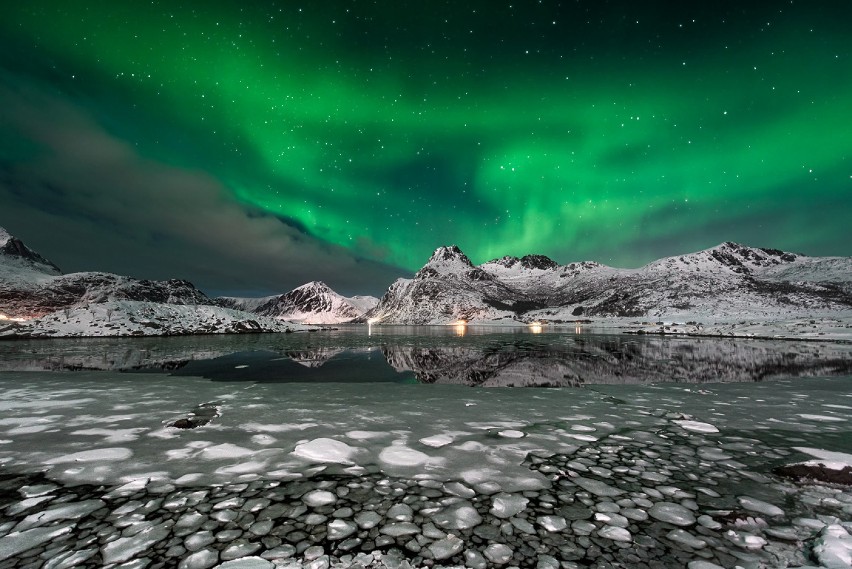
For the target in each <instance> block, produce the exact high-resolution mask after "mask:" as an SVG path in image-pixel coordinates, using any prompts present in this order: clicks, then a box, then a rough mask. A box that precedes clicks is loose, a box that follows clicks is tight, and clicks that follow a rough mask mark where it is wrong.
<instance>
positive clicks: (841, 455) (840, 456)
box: [793, 447, 852, 470]
mask: <svg viewBox="0 0 852 569" xmlns="http://www.w3.org/2000/svg"><path fill="white" fill-rule="evenodd" d="M793 448H794V449H795V450H797V451H799V452H803V453H805V454H809V455H811V456H813V457H814V458H819V459H822V460H827V461H830V462H832V463H836V464H837V465H838V466H839V467H837V468H835V467H832V468H834V470H842V469H843V466H849V467H852V454H846V453H845V452H834V451H830V450H823V449H821V448H809V447H793ZM841 465H842V466H841Z"/></svg>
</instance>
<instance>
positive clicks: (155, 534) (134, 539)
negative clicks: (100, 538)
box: [101, 522, 172, 565]
mask: <svg viewBox="0 0 852 569" xmlns="http://www.w3.org/2000/svg"><path fill="white" fill-rule="evenodd" d="M171 525H172V523H171V522H164V523H161V524H158V525H155V526H151V527H147V528H145V529H144V530H142V531H140V532H139V533H137V534H136V535H133V536H130V537H120V538H118V539H116V540H115V541H111V542H109V543H107V544H106V545H104V546H103V547H102V548H101V555H103V561H104V564H105V565H108V564H111V563H121V562H123V561H127V560H128V559H130V558H131V557H134V556H135V555H136V554H138V553H142V552H143V551H147V550H149V549H151V546H153V545H154V544H155V543H157V542H158V541H161V540H163V539H166V538H167V537H168V536H169V530H170V528H171Z"/></svg>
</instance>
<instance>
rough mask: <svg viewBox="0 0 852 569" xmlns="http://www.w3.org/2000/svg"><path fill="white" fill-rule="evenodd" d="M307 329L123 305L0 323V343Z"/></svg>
mask: <svg viewBox="0 0 852 569" xmlns="http://www.w3.org/2000/svg"><path fill="white" fill-rule="evenodd" d="M309 328H311V327H308V326H302V325H300V324H294V323H292V322H286V321H283V320H280V319H278V318H269V317H263V316H258V315H256V314H250V313H247V312H241V311H238V310H230V309H227V308H220V307H218V306H209V305H195V306H188V305H177V304H165V303H156V302H138V301H126V300H123V301H108V302H100V303H93V304H89V305H86V306H77V307H74V308H66V309H62V310H59V311H57V312H54V313H52V314H48V315H46V316H42V317H40V318H34V319H31V320H27V321H25V322H14V323H7V324H5V325H4V324H3V323H2V322H0V338H62V337H74V336H85V337H101V336H179V335H189V334H253V333H261V332H295V331H300V330H306V329H309Z"/></svg>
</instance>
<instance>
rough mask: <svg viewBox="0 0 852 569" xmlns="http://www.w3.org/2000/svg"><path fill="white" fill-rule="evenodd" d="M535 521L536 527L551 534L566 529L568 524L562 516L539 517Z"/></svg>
mask: <svg viewBox="0 0 852 569" xmlns="http://www.w3.org/2000/svg"><path fill="white" fill-rule="evenodd" d="M536 521H537V522H538V525H540V526H541V527H543V528H544V529H546V530H547V531H552V532H557V531H562V530H564V529H565V528H567V527H568V522H566V521H565V518H563V517H562V516H539V517H538V518H537V519H536Z"/></svg>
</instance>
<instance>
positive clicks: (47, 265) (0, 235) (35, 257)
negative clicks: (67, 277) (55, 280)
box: [0, 227, 62, 274]
mask: <svg viewBox="0 0 852 569" xmlns="http://www.w3.org/2000/svg"><path fill="white" fill-rule="evenodd" d="M0 256H6V257H7V258H12V259H19V260H23V261H24V262H26V263H28V264H30V265H31V266H33V267H35V268H37V269H38V270H40V271H45V270H46V271H47V273H56V274H59V273H61V272H62V271H61V270H60V269H59V267H57V266H56V265H54V264H53V263H51V262H50V261H48V260H47V259H45V258H44V257H42V256H41V255H39V254H38V253H36V252H35V251H33V250H32V249H30V248H29V247H27V246H26V245H24V242H23V241H21V240H20V239H18V238H17V237H15V236H14V235H12V234H11V233H9V232H8V231H6V230H5V229H4V228H2V227H0Z"/></svg>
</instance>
